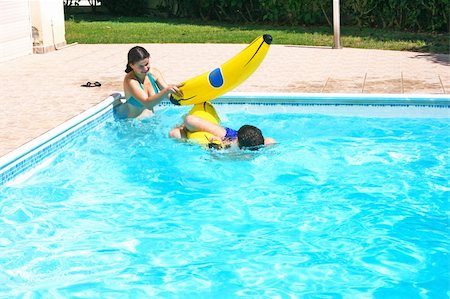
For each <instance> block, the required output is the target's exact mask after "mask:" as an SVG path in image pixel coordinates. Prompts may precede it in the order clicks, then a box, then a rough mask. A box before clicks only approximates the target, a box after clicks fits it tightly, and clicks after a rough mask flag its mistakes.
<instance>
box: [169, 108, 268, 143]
mask: <svg viewBox="0 0 450 299" xmlns="http://www.w3.org/2000/svg"><path fill="white" fill-rule="evenodd" d="M198 131H202V132H208V133H210V134H212V137H211V139H210V140H209V141H210V143H209V144H208V146H209V148H215V149H221V148H227V147H230V146H231V145H233V144H236V145H237V146H238V147H239V148H240V149H248V150H258V149H259V148H260V147H261V146H264V145H269V144H274V143H276V141H275V140H274V139H273V138H264V136H263V134H262V132H261V130H260V129H258V128H257V127H255V126H252V125H243V126H242V127H241V128H240V129H239V130H238V131H236V130H233V129H230V128H226V127H222V126H220V125H218V124H214V123H212V122H210V121H208V120H206V119H203V118H200V117H198V116H195V115H186V117H185V119H184V123H183V124H182V125H180V126H177V127H175V128H174V129H172V130H171V131H170V133H169V136H170V137H171V138H175V139H186V138H187V132H198Z"/></svg>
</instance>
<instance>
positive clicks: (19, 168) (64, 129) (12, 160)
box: [0, 92, 123, 186]
mask: <svg viewBox="0 0 450 299" xmlns="http://www.w3.org/2000/svg"><path fill="white" fill-rule="evenodd" d="M121 97H123V93H121V92H115V93H113V94H111V95H110V96H108V97H107V98H106V99H104V100H102V101H101V102H100V103H98V104H97V105H95V106H93V107H91V108H89V109H88V110H86V111H84V112H82V113H80V114H78V115H76V116H74V117H73V118H71V119H69V120H68V121H66V122H63V123H62V124H60V125H58V126H57V127H55V128H53V129H51V130H49V131H47V132H45V133H44V134H42V135H40V136H38V137H36V138H34V139H33V140H31V141H29V142H27V143H25V144H24V145H22V146H20V147H18V148H17V149H15V150H13V151H11V152H9V153H7V154H6V155H4V156H2V157H0V186H1V185H4V184H5V183H7V182H9V181H11V180H13V179H15V178H16V177H17V176H19V175H20V174H22V173H24V172H26V171H27V170H29V169H31V168H32V167H34V166H36V165H37V164H39V163H40V162H42V161H44V160H45V159H46V158H48V157H49V156H51V155H52V154H53V153H55V152H56V151H57V150H59V149H61V148H63V147H64V145H65V144H67V143H68V142H69V141H70V140H64V139H65V138H64V137H66V136H68V135H70V134H73V133H75V132H77V131H78V132H79V133H82V132H85V131H87V130H89V129H91V128H93V127H94V126H93V125H92V123H93V122H95V121H96V120H99V119H100V118H102V116H105V115H106V114H109V112H110V113H111V115H110V116H111V117H112V106H113V103H114V102H115V101H117V100H118V99H120V98H121ZM83 128H84V129H83Z"/></svg>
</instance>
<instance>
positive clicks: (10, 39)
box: [0, 0, 33, 62]
mask: <svg viewBox="0 0 450 299" xmlns="http://www.w3.org/2000/svg"><path fill="white" fill-rule="evenodd" d="M31 38H32V37H31V17H30V5H29V1H28V0H0V62H2V61H6V60H10V59H13V58H16V57H20V56H24V55H28V54H31V53H32V52H33V44H32V42H31Z"/></svg>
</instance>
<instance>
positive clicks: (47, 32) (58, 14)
mask: <svg viewBox="0 0 450 299" xmlns="http://www.w3.org/2000/svg"><path fill="white" fill-rule="evenodd" d="M30 7H31V23H32V26H33V40H32V44H33V51H34V53H46V52H49V51H53V50H57V49H58V48H60V47H63V46H65V45H66V37H65V28H64V6H63V2H62V1H61V0H31V1H30Z"/></svg>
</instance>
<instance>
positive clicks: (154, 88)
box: [127, 73, 159, 108]
mask: <svg viewBox="0 0 450 299" xmlns="http://www.w3.org/2000/svg"><path fill="white" fill-rule="evenodd" d="M147 76H148V78H149V79H150V83H151V84H152V86H153V90H154V91H155V93H158V92H159V88H158V85H157V84H156V82H155V79H153V77H152V75H151V74H150V73H148V74H147ZM138 81H139V80H138ZM139 86H140V87H141V88H142V90H144V85H143V84H142V83H141V81H139ZM127 103H128V104H130V105H133V106H135V107H138V108H143V107H144V105H142V103H141V102H139V101H138V100H136V99H135V98H134V97H132V96H131V97H130V98H129V99H128V100H127Z"/></svg>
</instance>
